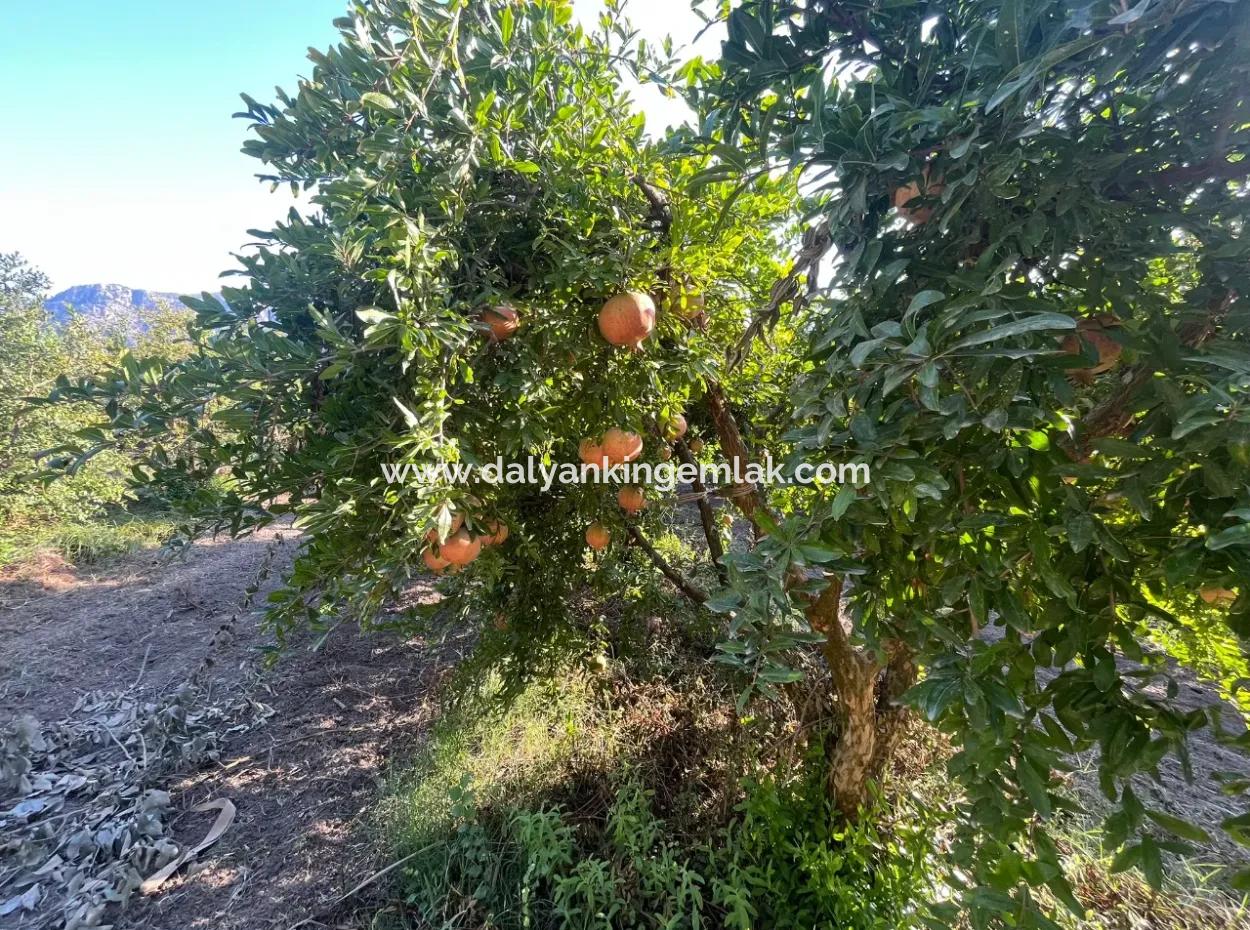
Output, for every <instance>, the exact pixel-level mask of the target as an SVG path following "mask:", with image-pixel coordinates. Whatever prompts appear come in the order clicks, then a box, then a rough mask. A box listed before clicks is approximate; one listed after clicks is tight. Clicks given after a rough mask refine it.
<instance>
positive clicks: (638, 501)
mask: <svg viewBox="0 0 1250 930" xmlns="http://www.w3.org/2000/svg"><path fill="white" fill-rule="evenodd" d="M616 502H617V503H618V504H620V505H621V509H622V510H623V511H625V512H626V513H631V514H632V513H637V512H638V511H640V510H642V509H643V508H644V507H646V506H647V499H646V497H645V496H644V495H643V493H642V488H639V487H635V486H634V485H632V484H627V485H625V487H623V488H621V489H620V490H619V491H618V492H617V493H616Z"/></svg>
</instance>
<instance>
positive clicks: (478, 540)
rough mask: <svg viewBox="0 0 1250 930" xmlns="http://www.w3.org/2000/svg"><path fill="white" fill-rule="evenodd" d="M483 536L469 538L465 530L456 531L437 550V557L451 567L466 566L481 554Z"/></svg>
mask: <svg viewBox="0 0 1250 930" xmlns="http://www.w3.org/2000/svg"><path fill="white" fill-rule="evenodd" d="M484 538H485V537H483V536H471V535H469V531H468V530H466V529H460V530H457V531H456V532H455V533H452V534H451V535H450V536H448V537H447V542H445V543H443V545H442V546H441V547H440V549H439V555H441V556H442V557H443V558H444V559H446V560H447V561H448V562H450V563H451V564H452V565H468V564H469V563H470V562H472V561H473V560H474V559H476V558H477V557H478V556H479V555H480V554H481V552H482V540H483V539H484Z"/></svg>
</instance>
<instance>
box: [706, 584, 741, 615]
mask: <svg viewBox="0 0 1250 930" xmlns="http://www.w3.org/2000/svg"><path fill="white" fill-rule="evenodd" d="M703 606H704V607H706V608H707V609H708V610H711V611H713V612H715V613H718V614H727V613H730V612H731V611H734V610H737V609H738V608H739V607H740V606H742V596H741V595H740V594H739V593H738V592H737V591H734V590H732V589H730V588H725V589H724V590H721V591H718V592H717V593H715V594H713V595H712V596H711V597H709V598H708V599H707V601H706V602H705V603H704V605H703Z"/></svg>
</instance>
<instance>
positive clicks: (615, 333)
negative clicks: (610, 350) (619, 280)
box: [599, 291, 655, 349]
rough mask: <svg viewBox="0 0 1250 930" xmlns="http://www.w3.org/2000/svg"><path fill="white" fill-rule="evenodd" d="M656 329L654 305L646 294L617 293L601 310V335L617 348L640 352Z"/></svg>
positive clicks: (633, 292)
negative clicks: (643, 344)
mask: <svg viewBox="0 0 1250 930" xmlns="http://www.w3.org/2000/svg"><path fill="white" fill-rule="evenodd" d="M653 329H655V303H654V301H652V300H651V298H650V297H648V296H647V295H646V294H643V293H640V292H638V291H627V292H625V293H624V294H617V295H616V296H615V297H612V298H610V299H609V300H608V302H607V303H605V304H604V305H603V309H601V310H600V311H599V332H600V333H601V334H602V335H603V338H604V339H606V340H607V341H608V342H610V343H612V345H614V346H629V347H631V348H634V349H637V348H638V347H640V346H641V345H642V341H643V340H644V339H646V338H647V337H648V336H650V335H651V331H652V330H653Z"/></svg>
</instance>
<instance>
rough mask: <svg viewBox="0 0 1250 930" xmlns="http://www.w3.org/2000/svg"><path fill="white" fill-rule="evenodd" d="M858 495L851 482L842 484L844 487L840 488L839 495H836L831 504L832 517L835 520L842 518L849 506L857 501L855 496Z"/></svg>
mask: <svg viewBox="0 0 1250 930" xmlns="http://www.w3.org/2000/svg"><path fill="white" fill-rule="evenodd" d="M857 496H858V495H857V494H856V492H855V489H854V488H853V487H851V486H850V485H849V484H844V485H842V487H840V488H839V489H838V493H837V496H835V497H834V499H833V503H832V504H830V505H829V516H830V518H831V519H834V520H841V519H842V516H843V514H845V513H846V511H847V508H849V507H850V506H851V504H853V503H855V498H856V497H857Z"/></svg>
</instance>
